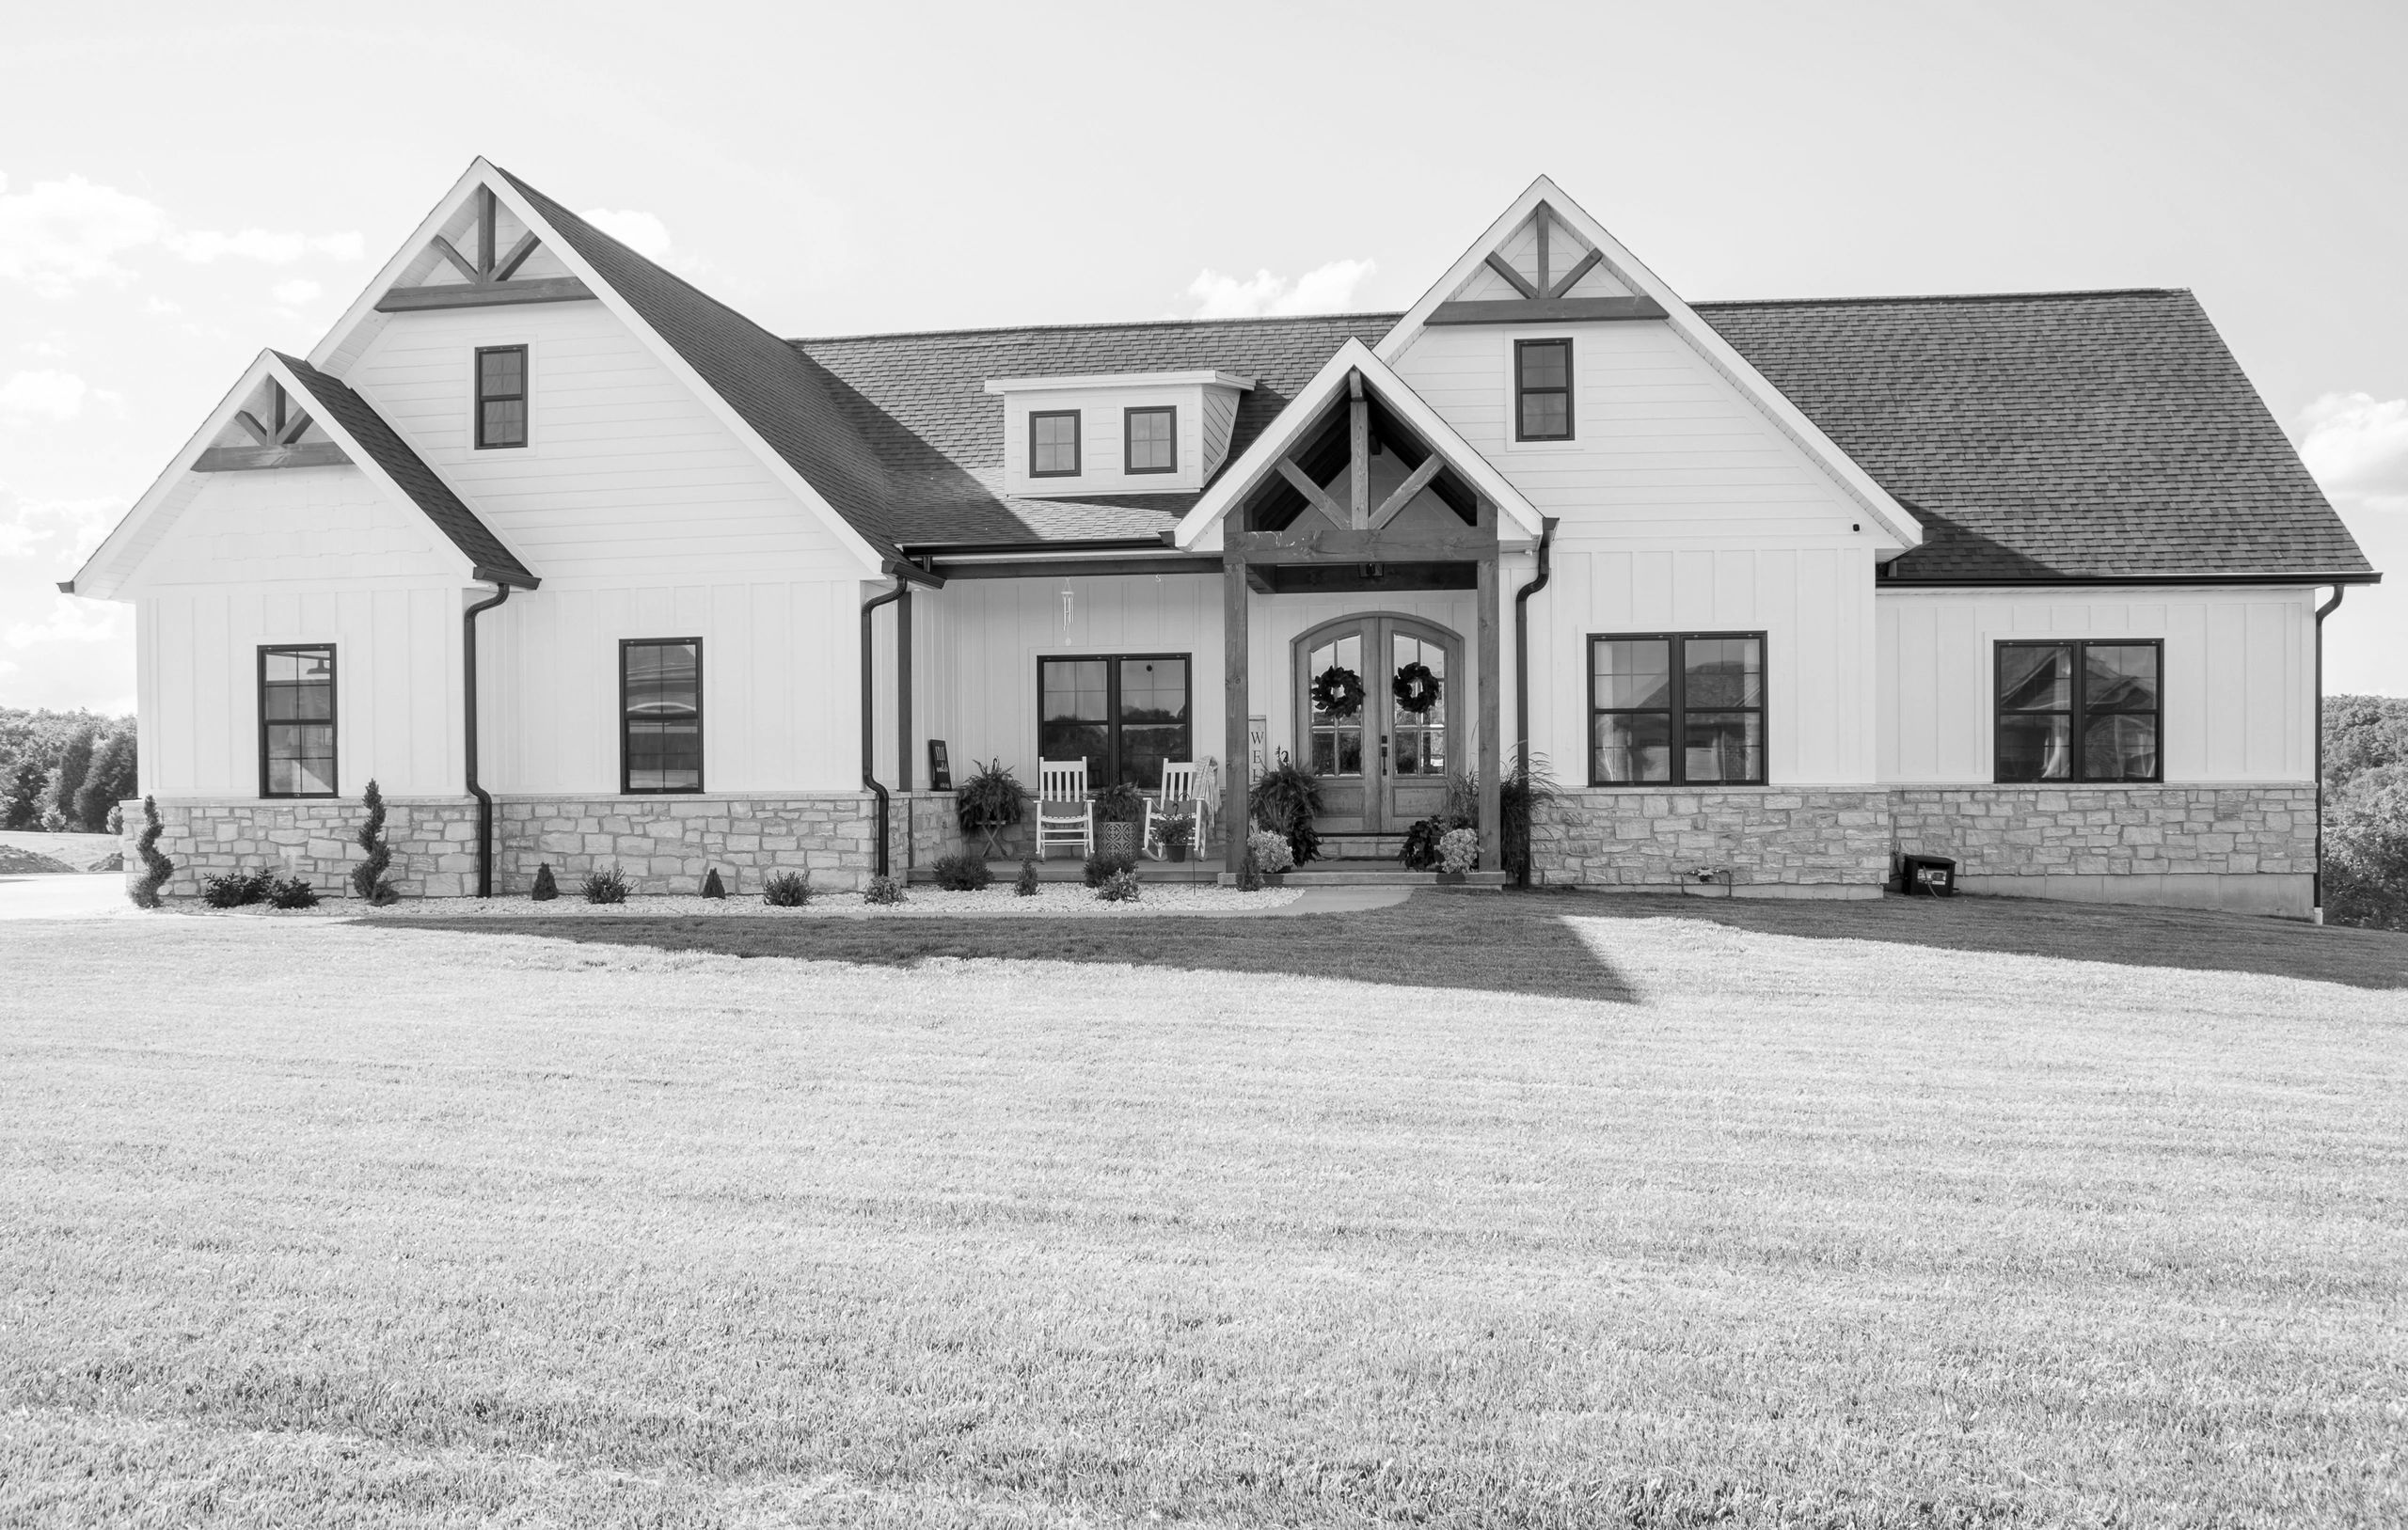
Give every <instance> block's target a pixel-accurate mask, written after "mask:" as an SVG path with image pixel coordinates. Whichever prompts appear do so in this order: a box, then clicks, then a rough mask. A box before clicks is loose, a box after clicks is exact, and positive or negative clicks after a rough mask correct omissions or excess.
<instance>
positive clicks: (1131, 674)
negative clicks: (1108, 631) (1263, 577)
mask: <svg viewBox="0 0 2408 1530" xmlns="http://www.w3.org/2000/svg"><path fill="white" fill-rule="evenodd" d="M1189 658H1190V655H1185V654H1111V655H1080V656H1078V657H1076V658H1041V659H1038V661H1037V719H1038V720H1037V753H1038V758H1039V759H1044V760H1085V761H1086V763H1087V784H1088V785H1090V786H1109V785H1111V784H1113V783H1114V782H1115V781H1128V782H1129V783H1130V784H1132V785H1133V786H1138V787H1142V788H1143V789H1145V790H1147V791H1149V792H1150V791H1152V790H1153V789H1154V788H1155V787H1157V786H1160V785H1161V784H1162V781H1163V763H1164V761H1166V760H1173V761H1176V760H1190V759H1193V758H1195V754H1194V749H1195V735H1194V733H1193V723H1192V719H1193V718H1194V709H1193V706H1192V702H1193V697H1192V696H1191V694H1190V681H1191V679H1192V676H1193V671H1194V669H1195V666H1194V665H1193V664H1191V663H1190V662H1189Z"/></svg>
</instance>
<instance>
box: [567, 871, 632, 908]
mask: <svg viewBox="0 0 2408 1530" xmlns="http://www.w3.org/2000/svg"><path fill="white" fill-rule="evenodd" d="M578 891H581V892H583V893H584V894H585V901H586V902H588V903H625V902H626V901H627V875H626V873H625V872H623V871H621V870H620V869H619V867H618V863H617V862H616V861H613V862H611V864H610V867H609V868H608V869H607V870H600V871H590V872H587V873H586V874H585V882H584V884H583V886H582V887H580V888H579V889H578Z"/></svg>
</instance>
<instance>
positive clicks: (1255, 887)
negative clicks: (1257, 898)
mask: <svg viewBox="0 0 2408 1530" xmlns="http://www.w3.org/2000/svg"><path fill="white" fill-rule="evenodd" d="M1238 891H1240V892H1259V891H1262V862H1260V861H1259V860H1256V859H1255V858H1254V846H1253V845H1252V844H1248V845H1247V846H1246V847H1245V854H1244V856H1243V857H1242V858H1240V860H1238Z"/></svg>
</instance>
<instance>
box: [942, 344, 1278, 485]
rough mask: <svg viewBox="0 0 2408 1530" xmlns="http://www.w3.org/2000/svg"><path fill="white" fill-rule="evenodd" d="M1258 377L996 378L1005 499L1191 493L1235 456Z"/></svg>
mask: <svg viewBox="0 0 2408 1530" xmlns="http://www.w3.org/2000/svg"><path fill="white" fill-rule="evenodd" d="M1252 386H1254V379H1253V378H1251V377H1237V376H1233V375H1231V374H1230V373H1228V372H1225V371H1133V372H1102V373H1090V374H1087V375H1085V376H1078V377H990V378H989V379H987V391H988V392H990V393H994V394H999V395H1001V396H1002V398H1003V401H1004V492H1005V493H1006V494H1008V495H1015V496H1020V497H1027V498H1065V499H1068V498H1079V497H1086V496H1089V495H1099V494H1112V495H1122V494H1194V493H1196V491H1197V490H1199V489H1201V488H1203V487H1204V485H1205V484H1206V483H1207V482H1209V481H1211V480H1212V475H1213V474H1214V473H1215V472H1217V471H1218V470H1219V469H1220V466H1221V463H1222V462H1223V460H1224V459H1226V458H1227V457H1228V454H1229V431H1230V427H1231V426H1232V425H1234V424H1235V423H1236V420H1237V416H1238V395H1239V394H1241V393H1244V392H1245V391H1246V390H1247V389H1248V388H1251V387H1252Z"/></svg>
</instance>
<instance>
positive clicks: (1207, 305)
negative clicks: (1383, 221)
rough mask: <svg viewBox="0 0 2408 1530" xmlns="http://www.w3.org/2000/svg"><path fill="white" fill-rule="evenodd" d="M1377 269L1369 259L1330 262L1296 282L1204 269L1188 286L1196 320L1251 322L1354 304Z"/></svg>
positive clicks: (1336, 309) (1267, 275)
mask: <svg viewBox="0 0 2408 1530" xmlns="http://www.w3.org/2000/svg"><path fill="white" fill-rule="evenodd" d="M1378 269H1379V267H1378V266H1377V265H1376V264H1374V263H1373V262H1371V261H1370V260H1332V261H1330V262H1329V263H1328V264H1327V265H1323V266H1317V267H1315V268H1314V269H1313V270H1310V271H1307V272H1306V273H1305V274H1304V275H1303V276H1298V277H1297V278H1296V279H1295V280H1294V281H1292V282H1291V281H1289V280H1288V279H1287V278H1286V277H1285V276H1273V275H1272V274H1271V273H1270V272H1268V271H1258V272H1256V273H1255V274H1254V277H1253V279H1252V280H1250V281H1241V280H1239V279H1238V278H1237V277H1235V276H1222V275H1221V274H1220V273H1219V272H1217V271H1209V270H1208V271H1201V272H1198V273H1197V274H1196V279H1195V280H1194V281H1192V282H1189V283H1188V284H1187V295H1188V296H1190V297H1192V298H1194V299H1196V318H1198V319H1252V318H1257V317H1259V316H1262V315H1265V314H1291V313H1339V312H1342V311H1344V310H1345V309H1346V308H1348V307H1350V306H1351V305H1352V304H1353V303H1354V301H1355V288H1357V287H1359V286H1361V285H1362V284H1363V279H1364V278H1365V277H1366V276H1370V274H1371V273H1372V272H1374V271H1376V270H1378Z"/></svg>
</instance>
